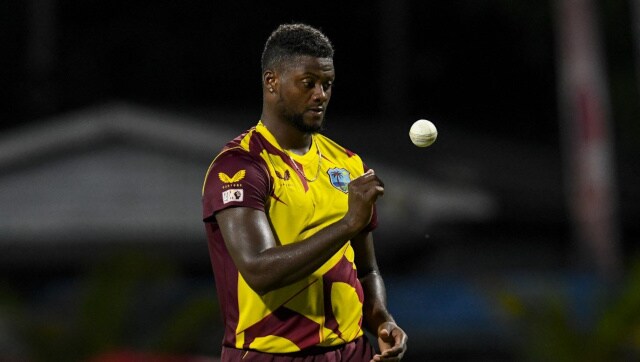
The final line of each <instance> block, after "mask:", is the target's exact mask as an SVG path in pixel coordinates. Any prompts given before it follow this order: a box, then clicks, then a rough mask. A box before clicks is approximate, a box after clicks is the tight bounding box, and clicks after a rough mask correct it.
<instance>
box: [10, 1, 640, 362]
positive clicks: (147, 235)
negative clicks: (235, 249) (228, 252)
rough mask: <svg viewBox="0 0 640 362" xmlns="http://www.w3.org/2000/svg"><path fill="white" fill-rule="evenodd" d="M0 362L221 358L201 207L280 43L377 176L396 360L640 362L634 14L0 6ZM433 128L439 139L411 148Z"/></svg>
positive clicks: (337, 6)
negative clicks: (303, 49) (319, 65)
mask: <svg viewBox="0 0 640 362" xmlns="http://www.w3.org/2000/svg"><path fill="white" fill-rule="evenodd" d="M0 18H1V19H2V22H1V24H2V31H1V32H0V42H1V44H2V49H3V56H2V57H0V79H1V80H2V83H1V84H2V87H1V89H0V95H1V96H0V132H1V134H0V250H1V252H0V359H2V360H9V361H11V360H15V361H39V360H94V361H108V360H171V361H177V360H193V361H196V360H197V361H215V360H216V358H217V357H218V354H219V351H220V343H221V339H222V326H221V320H220V313H219V309H218V306H217V300H216V295H215V286H214V284H213V276H212V272H211V265H210V261H209V256H208V250H207V245H206V239H205V235H204V228H203V225H202V222H201V204H200V192H201V185H202V181H203V178H204V174H205V172H206V169H207V167H208V165H209V163H210V162H211V160H212V158H213V157H214V156H215V155H216V154H217V152H218V150H219V149H220V147H221V146H222V145H223V144H224V143H226V141H228V140H229V139H231V138H233V137H235V136H236V135H237V134H239V133H241V132H242V131H244V130H245V129H247V128H249V127H251V126H253V125H254V124H255V123H256V122H257V121H258V118H259V116H260V111H261V106H262V104H261V102H262V100H261V95H262V94H261V84H260V79H261V74H260V55H261V52H262V47H263V45H264V42H265V40H266V39H267V37H268V36H269V34H270V33H271V31H273V30H274V29H275V28H276V27H277V25H279V24H281V23H287V22H305V23H308V24H310V25H313V26H316V27H319V28H320V29H322V30H323V31H324V32H325V33H326V34H327V35H328V37H329V38H330V39H331V40H332V42H333V43H334V46H335V49H336V54H335V59H334V62H335V66H336V74H337V81H336V84H335V89H334V93H333V98H332V101H331V107H330V108H329V113H328V116H327V130H326V132H325V133H326V134H327V135H328V136H330V137H331V138H333V139H335V140H336V141H338V142H339V143H341V144H343V145H345V146H346V147H348V148H349V149H351V150H353V151H355V152H356V153H358V154H360V155H361V156H362V158H363V159H364V160H365V162H366V163H367V164H368V165H369V166H370V167H372V168H374V169H376V171H377V173H378V174H379V175H381V177H382V179H383V180H385V184H386V192H385V196H384V198H383V199H382V200H381V201H380V202H379V206H378V210H379V214H380V215H379V218H380V226H379V228H378V229H377V231H376V232H375V240H376V251H377V256H378V261H379V264H380V268H381V270H382V273H383V276H384V278H385V281H386V285H387V292H388V299H389V308H390V310H391V311H392V313H393V314H394V315H395V317H396V319H397V321H398V323H399V324H400V325H401V326H402V327H403V328H404V329H405V330H406V331H407V332H408V334H409V336H410V340H409V350H408V352H407V354H406V357H405V360H408V361H427V360H429V361H511V360H518V361H520V360H532V361H542V360H544V361H554V360H555V361H585V360H591V361H614V360H624V361H626V360H629V361H631V360H638V359H639V358H640V270H639V269H638V267H637V264H638V263H637V262H638V259H637V255H638V246H637V240H638V237H639V231H640V230H639V228H638V222H637V220H638V215H639V214H640V209H639V204H640V191H639V189H638V187H637V185H638V184H639V182H640V170H639V169H638V167H637V165H636V158H637V155H638V152H639V151H640V122H638V120H639V119H640V92H639V90H640V73H639V72H640V1H638V0H626V1H624V0H603V1H589V0H557V1H518V2H515V1H509V0H473V1H471V0H468V1H464V0H459V1H458V0H456V1H428V2H427V1H418V0H405V1H390V0H377V1H370V2H347V1H342V2H339V1H329V0H328V1H325V2H320V3H306V2H299V1H278V2H273V3H268V2H267V3H265V2H257V1H244V0H238V1H225V2H218V1H204V0H193V1H186V2H184V1H183V2H176V1H153V2H149V1H131V0H129V1H122V0H112V1H98V0H90V1H87V0H84V1H78V0H67V1H56V0H25V1H2V2H1V3H0ZM419 118H426V119H429V120H431V121H432V122H434V123H435V124H436V126H437V127H438V130H439V137H438V140H437V141H436V143H435V144H434V145H432V146H431V147H429V148H426V149H420V148H417V147H415V146H413V145H412V144H411V143H410V141H409V138H408V130H409V127H410V126H411V124H412V123H413V122H414V121H415V120H417V119H419Z"/></svg>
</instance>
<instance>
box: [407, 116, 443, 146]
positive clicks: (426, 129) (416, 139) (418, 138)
mask: <svg viewBox="0 0 640 362" xmlns="http://www.w3.org/2000/svg"><path fill="white" fill-rule="evenodd" d="M437 137H438V130H437V129H436V126H435V125H434V124H433V123H431V122H430V121H427V120H426V119H419V120H417V121H415V122H414V123H413V125H411V129H410V130H409V138H411V142H413V144H414V145H416V146H418V147H427V146H431V145H432V144H433V142H435V141H436V138H437Z"/></svg>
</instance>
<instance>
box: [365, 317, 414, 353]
mask: <svg viewBox="0 0 640 362" xmlns="http://www.w3.org/2000/svg"><path fill="white" fill-rule="evenodd" d="M407 339H408V337H407V334H406V333H405V332H404V331H403V330H402V329H401V328H400V327H398V326H397V325H396V324H395V323H393V322H385V323H382V324H381V325H380V327H378V347H380V354H376V355H375V356H373V359H372V360H371V361H372V362H373V361H375V362H378V361H394V362H395V361H400V360H401V359H402V356H404V353H405V352H406V351H407Z"/></svg>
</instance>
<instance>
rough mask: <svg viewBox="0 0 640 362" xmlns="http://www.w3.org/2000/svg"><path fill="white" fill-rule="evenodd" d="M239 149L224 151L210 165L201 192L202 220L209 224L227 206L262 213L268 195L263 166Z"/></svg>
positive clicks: (268, 184) (268, 188) (267, 177)
mask: <svg viewBox="0 0 640 362" xmlns="http://www.w3.org/2000/svg"><path fill="white" fill-rule="evenodd" d="M260 162H261V160H256V159H255V158H254V157H252V156H251V155H249V154H248V153H247V152H245V151H244V150H241V149H234V150H228V151H225V152H224V153H222V154H220V155H219V156H218V157H217V158H216V159H215V160H214V162H213V164H212V165H211V167H210V168H209V171H208V172H207V176H206V178H205V182H204V187H203V193H202V218H203V220H204V221H210V220H211V218H212V217H213V215H215V213H216V212H218V211H220V210H223V209H226V208H228V207H251V208H254V209H259V210H264V209H265V203H266V200H267V198H268V196H269V194H270V185H271V183H270V181H269V180H270V176H269V174H268V171H267V169H266V167H265V166H264V165H263V164H261V163H260Z"/></svg>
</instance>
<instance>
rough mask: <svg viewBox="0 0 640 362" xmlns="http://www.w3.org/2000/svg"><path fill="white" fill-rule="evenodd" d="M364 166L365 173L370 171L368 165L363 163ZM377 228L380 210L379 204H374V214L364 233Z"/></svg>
mask: <svg viewBox="0 0 640 362" xmlns="http://www.w3.org/2000/svg"><path fill="white" fill-rule="evenodd" d="M362 166H363V167H364V172H367V171H369V167H367V165H366V164H365V163H364V162H362ZM377 227H378V209H377V204H373V213H372V215H371V221H369V225H367V227H365V228H364V230H363V231H364V232H370V231H373V230H374V229H375V228H377Z"/></svg>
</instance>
